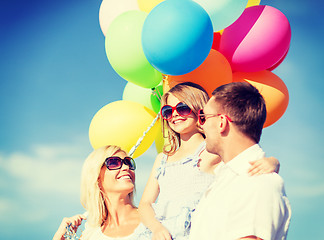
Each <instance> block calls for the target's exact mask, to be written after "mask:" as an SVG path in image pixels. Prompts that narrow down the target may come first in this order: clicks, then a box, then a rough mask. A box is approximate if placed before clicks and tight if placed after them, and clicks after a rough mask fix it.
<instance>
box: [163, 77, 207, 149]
mask: <svg viewBox="0 0 324 240" xmlns="http://www.w3.org/2000/svg"><path fill="white" fill-rule="evenodd" d="M170 94H172V95H173V96H175V97H176V98H178V99H179V100H180V101H181V102H183V103H185V104H187V105H188V106H189V107H190V108H191V110H192V112H193V113H194V115H195V116H196V117H197V115H198V110H199V109H202V108H203V107H204V106H205V104H206V103H207V101H208V100H209V96H208V94H207V92H206V90H205V89H204V88H203V87H201V86H200V85H198V84H195V83H192V82H184V83H180V84H177V85H175V86H174V87H172V88H171V89H170V90H169V91H168V92H166V93H165V94H164V95H163V96H162V99H161V106H164V105H165V104H167V100H168V97H169V96H170ZM197 129H198V130H199V131H200V132H201V134H202V135H204V134H203V131H202V128H201V126H200V125H199V123H198V121H197ZM162 132H163V134H165V133H166V134H167V138H168V141H169V144H166V145H165V146H164V147H163V153H165V154H167V155H172V154H174V152H175V151H176V150H177V149H178V148H179V147H180V134H179V133H177V132H175V131H173V130H172V129H171V128H170V126H169V123H168V121H166V120H164V119H162Z"/></svg>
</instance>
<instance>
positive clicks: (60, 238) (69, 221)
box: [53, 214, 86, 240]
mask: <svg viewBox="0 0 324 240" xmlns="http://www.w3.org/2000/svg"><path fill="white" fill-rule="evenodd" d="M84 219H86V217H85V216H84V215H83V214H78V215H75V216H73V217H70V218H63V220H62V222H61V225H60V226H59V228H58V229H57V231H56V233H55V235H54V237H53V240H64V239H65V238H64V234H65V232H66V227H67V226H69V225H71V229H72V231H74V232H76V231H77V230H78V227H79V226H80V225H81V223H82V220H84Z"/></svg>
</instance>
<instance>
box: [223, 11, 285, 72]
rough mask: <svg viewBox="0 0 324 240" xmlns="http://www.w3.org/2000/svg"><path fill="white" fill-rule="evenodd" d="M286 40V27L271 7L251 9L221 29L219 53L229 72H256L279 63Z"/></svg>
mask: <svg viewBox="0 0 324 240" xmlns="http://www.w3.org/2000/svg"><path fill="white" fill-rule="evenodd" d="M290 39H291V29H290V24H289V21H288V19H287V18H286V16H285V15H284V14H283V13H282V12H280V11H279V10H278V9H276V8H274V7H271V6H261V5H259V6H253V7H249V8H246V9H245V11H244V12H243V13H242V15H241V16H240V17H239V18H238V19H237V20H236V21H235V22H234V23H233V24H232V25H230V26H229V27H227V28H225V29H224V32H223V34H222V37H221V41H220V48H219V51H220V52H221V53H222V54H223V55H224V56H225V57H226V58H227V59H228V61H229V62H230V64H231V66H232V69H233V71H235V72H238V71H239V72H257V71H262V70H265V69H268V68H271V67H272V66H273V65H275V64H276V63H277V62H278V61H280V59H281V58H282V57H283V56H284V55H285V53H286V52H287V50H288V48H289V45H290Z"/></svg>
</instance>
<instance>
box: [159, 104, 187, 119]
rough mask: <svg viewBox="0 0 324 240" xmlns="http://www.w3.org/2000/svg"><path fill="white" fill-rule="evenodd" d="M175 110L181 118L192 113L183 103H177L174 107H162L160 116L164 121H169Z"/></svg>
mask: <svg viewBox="0 0 324 240" xmlns="http://www.w3.org/2000/svg"><path fill="white" fill-rule="evenodd" d="M174 110H176V111H177V113H178V114H179V115H180V116H181V117H186V116H188V115H190V113H191V112H192V110H191V108H190V107H189V106H188V105H187V104H185V103H183V102H179V103H178V104H177V105H176V106H175V107H172V106H170V105H164V106H163V107H162V108H161V116H162V118H163V119H164V120H170V119H171V118H172V114H173V111H174Z"/></svg>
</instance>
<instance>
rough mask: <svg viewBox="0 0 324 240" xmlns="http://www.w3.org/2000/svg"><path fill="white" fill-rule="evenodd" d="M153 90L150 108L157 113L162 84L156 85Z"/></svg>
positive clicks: (159, 105)
mask: <svg viewBox="0 0 324 240" xmlns="http://www.w3.org/2000/svg"><path fill="white" fill-rule="evenodd" d="M153 91H154V93H153V94H151V105H152V110H153V111H154V112H156V113H159V112H160V108H161V97H162V95H163V85H162V84H160V85H158V86H157V87H155V89H154V90H153Z"/></svg>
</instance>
